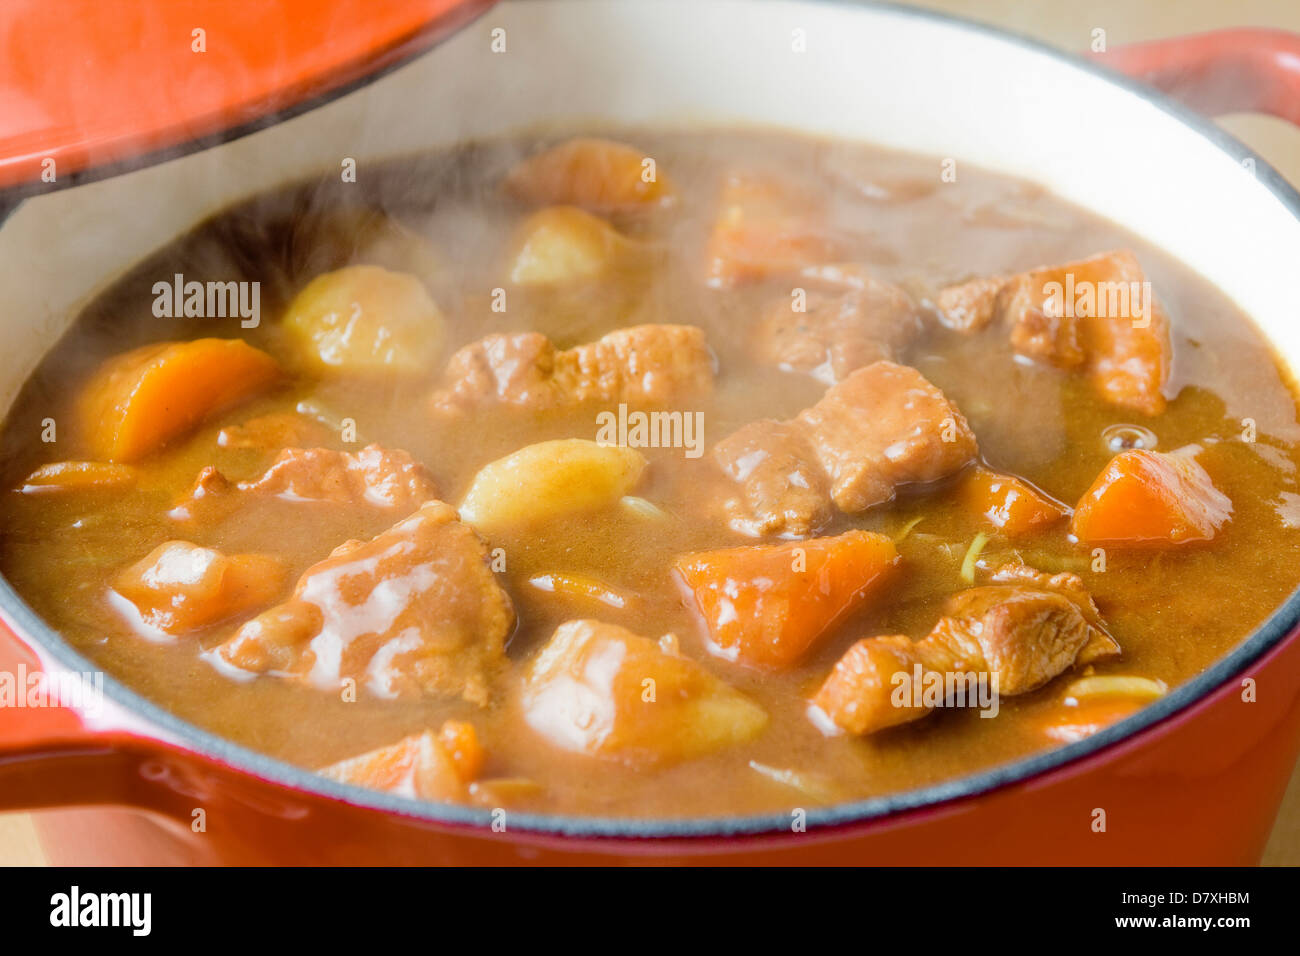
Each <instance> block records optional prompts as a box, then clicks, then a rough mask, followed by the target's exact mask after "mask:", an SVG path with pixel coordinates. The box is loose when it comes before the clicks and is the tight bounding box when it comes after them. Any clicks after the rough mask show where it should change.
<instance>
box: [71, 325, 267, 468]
mask: <svg viewBox="0 0 1300 956" xmlns="http://www.w3.org/2000/svg"><path fill="white" fill-rule="evenodd" d="M279 375H280V367H279V365H278V364H277V363H276V361H275V359H273V358H271V356H269V355H267V354H266V353H265V352H263V351H261V350H259V349H255V348H253V347H252V346H251V345H249V344H248V343H246V342H243V341H241V340H239V339H195V340H194V341H192V342H161V343H157V344H154V345H146V346H143V347H141V348H138V349H134V350H132V351H130V352H126V353H124V354H122V355H119V356H116V357H115V358H112V359H110V360H109V361H108V362H107V363H105V364H104V365H103V366H102V367H101V368H100V369H99V371H98V372H96V373H95V375H94V376H93V377H92V378H91V380H90V382H89V383H88V385H87V386H86V390H85V393H84V394H83V396H82V399H81V419H82V425H83V427H84V429H85V432H86V434H87V435H88V436H90V443H91V446H92V449H93V451H94V452H95V455H96V457H98V458H103V459H105V460H107V461H111V462H122V461H134V460H136V459H138V458H142V457H144V456H145V455H147V454H149V453H150V452H152V451H155V450H157V449H158V448H161V447H162V446H163V445H165V444H166V443H167V442H168V441H170V440H171V439H173V438H176V437H177V436H179V435H181V434H183V433H185V432H186V431H189V430H190V429H191V428H193V427H194V426H196V425H198V424H199V423H200V422H201V421H203V419H205V418H207V417H208V416H209V415H212V414H214V413H216V412H219V411H223V410H224V409H227V408H230V407H231V406H233V405H236V404H238V403H239V402H241V401H243V400H244V399H246V398H249V397H250V396H252V395H254V394H256V393H257V392H260V391H262V390H263V389H265V388H267V387H268V386H270V385H271V384H272V383H273V382H274V381H275V380H276V379H277V378H279Z"/></svg>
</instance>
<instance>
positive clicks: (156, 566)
mask: <svg viewBox="0 0 1300 956" xmlns="http://www.w3.org/2000/svg"><path fill="white" fill-rule="evenodd" d="M284 581H285V568H284V565H282V564H281V563H280V562H279V561H278V560H277V559H276V558H273V557H271V556H270V555H265V554H233V555H226V554H222V553H221V552H220V551H217V550H215V549H214V548H201V547H199V546H198V545H197V544H191V543H190V542H188V541H166V542H164V543H162V544H160V545H158V547H156V548H154V550H153V551H151V552H149V554H148V555H146V556H145V557H144V558H142V559H141V560H140V561H137V562H136V563H135V564H133V565H131V566H130V567H129V568H127V569H126V570H125V571H123V572H122V573H121V574H119V575H118V577H117V580H116V582H115V583H114V586H113V590H114V591H115V592H116V593H117V594H118V595H119V596H120V597H122V598H125V599H126V600H127V601H129V602H130V603H131V604H132V605H134V607H135V610H136V611H137V612H138V614H139V616H140V620H141V621H143V622H144V623H145V624H146V625H148V626H149V627H152V628H156V629H158V630H160V631H165V632H166V633H168V634H182V633H184V632H186V631H193V630H197V629H198V628H201V627H207V626H208V625H210V624H216V623H218V622H220V621H225V620H228V619H230V618H232V617H234V616H236V615H238V614H241V613H244V612H247V611H252V610H255V609H256V608H259V607H263V606H265V605H267V604H269V603H271V601H273V600H274V599H275V597H276V595H277V594H278V593H279V591H280V588H281V587H282V586H283V585H284Z"/></svg>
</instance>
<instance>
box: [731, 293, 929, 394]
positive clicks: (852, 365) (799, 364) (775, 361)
mask: <svg viewBox="0 0 1300 956" xmlns="http://www.w3.org/2000/svg"><path fill="white" fill-rule="evenodd" d="M807 306H808V308H807V311H805V312H796V311H794V309H793V308H792V301H791V300H790V299H788V298H786V297H782V299H781V300H780V301H779V302H777V303H776V304H775V305H774V306H773V307H772V308H771V309H770V310H769V311H768V313H767V314H766V316H765V317H764V318H763V320H762V322H761V323H760V324H759V326H758V330H757V336H756V338H755V341H754V349H755V353H756V357H757V358H758V360H759V361H761V362H764V363H766V364H768V365H775V366H776V367H777V368H780V369H784V370H786V371H793V372H807V373H808V374H810V375H812V376H813V378H815V379H817V380H818V381H819V382H824V383H825V384H827V385H834V384H835V383H836V382H839V381H842V380H843V379H844V378H845V376H847V375H848V374H849V373H850V372H853V371H855V370H857V369H859V368H862V367H863V366H866V365H870V364H871V363H872V362H875V361H877V360H879V359H888V360H890V361H895V360H897V359H898V358H899V357H900V356H901V354H902V352H903V350H904V349H906V348H907V346H908V345H910V344H911V343H912V342H913V341H914V340H915V339H916V337H917V336H918V335H919V334H920V332H921V319H920V313H919V312H918V311H917V309H916V306H915V304H914V303H913V302H912V300H911V298H909V297H908V295H907V293H906V292H904V291H903V290H902V289H900V288H898V287H897V286H895V285H890V284H889V283H888V282H881V281H879V280H875V279H870V280H867V281H866V282H865V284H864V286H863V288H861V289H855V290H853V291H850V292H847V293H845V294H843V295H840V296H836V297H833V298H827V297H826V296H823V295H820V294H816V293H814V294H811V295H809V297H808V302H807Z"/></svg>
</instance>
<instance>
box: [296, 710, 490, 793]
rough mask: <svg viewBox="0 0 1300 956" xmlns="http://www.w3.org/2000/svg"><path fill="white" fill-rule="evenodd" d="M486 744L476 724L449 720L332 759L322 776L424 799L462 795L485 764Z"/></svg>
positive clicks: (466, 791) (323, 770)
mask: <svg viewBox="0 0 1300 956" xmlns="http://www.w3.org/2000/svg"><path fill="white" fill-rule="evenodd" d="M484 760H485V756H484V752H483V748H482V745H481V744H480V743H479V739H478V734H477V733H476V732H475V730H474V727H473V725H472V724H468V723H465V722H464V721H458V720H449V721H447V722H446V723H445V724H443V725H442V729H441V730H439V731H438V732H437V733H435V732H434V731H432V730H426V731H424V732H423V733H419V734H411V735H410V736H409V737H403V738H402V739H401V740H399V741H397V742H396V743H392V744H389V745H388V746H386V747H379V748H377V749H375V750H370V751H367V752H366V753H363V754H360V755H358V756H356V757H350V758H348V759H347V760H341V761H339V762H338V763H335V764H330V766H328V767H325V768H324V769H322V770H321V771H320V773H321V775H322V776H324V777H329V778H330V779H332V780H338V781H341V782H343V783H354V784H356V785H357V786H361V787H369V788H370V789H372V790H383V791H386V792H388V793H396V794H400V795H402V796H406V797H417V798H420V799H426V800H462V799H465V798H466V797H467V796H468V790H467V785H468V784H469V783H471V782H472V781H473V780H474V779H475V778H477V776H478V774H479V773H480V772H481V771H482V769H483V763H484Z"/></svg>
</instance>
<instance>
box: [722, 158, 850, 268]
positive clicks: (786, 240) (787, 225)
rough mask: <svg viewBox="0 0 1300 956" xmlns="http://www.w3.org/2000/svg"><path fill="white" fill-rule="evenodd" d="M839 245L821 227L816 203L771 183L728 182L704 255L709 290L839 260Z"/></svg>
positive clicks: (736, 177) (750, 178)
mask: <svg viewBox="0 0 1300 956" xmlns="http://www.w3.org/2000/svg"><path fill="white" fill-rule="evenodd" d="M839 246H840V243H838V242H837V241H836V240H835V238H834V237H833V236H832V235H831V233H830V231H829V230H828V229H827V228H826V226H825V224H824V221H823V211H822V209H821V205H820V203H818V202H817V201H816V200H815V199H814V198H813V197H811V196H808V195H804V194H802V193H800V192H799V191H797V190H795V189H793V188H792V187H791V186H790V185H789V183H786V182H783V181H779V180H777V179H775V178H774V177H768V176H762V175H757V174H753V173H737V174H733V175H731V176H729V177H727V179H726V181H725V182H724V183H723V185H722V190H721V193H720V196H719V199H718V214H717V218H716V219H715V220H714V224H713V230H712V232H711V233H710V235H709V240H708V246H707V248H706V250H705V277H706V280H707V281H708V283H709V284H710V285H714V286H720V287H728V286H732V285H735V284H737V283H740V282H748V281H754V280H757V279H764V278H767V277H768V276H772V275H780V274H782V273H794V272H798V271H799V270H801V269H803V268H806V267H808V266H812V265H816V264H818V263H822V262H828V261H833V260H835V259H836V258H838V253H839V251H840V248H839Z"/></svg>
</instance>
